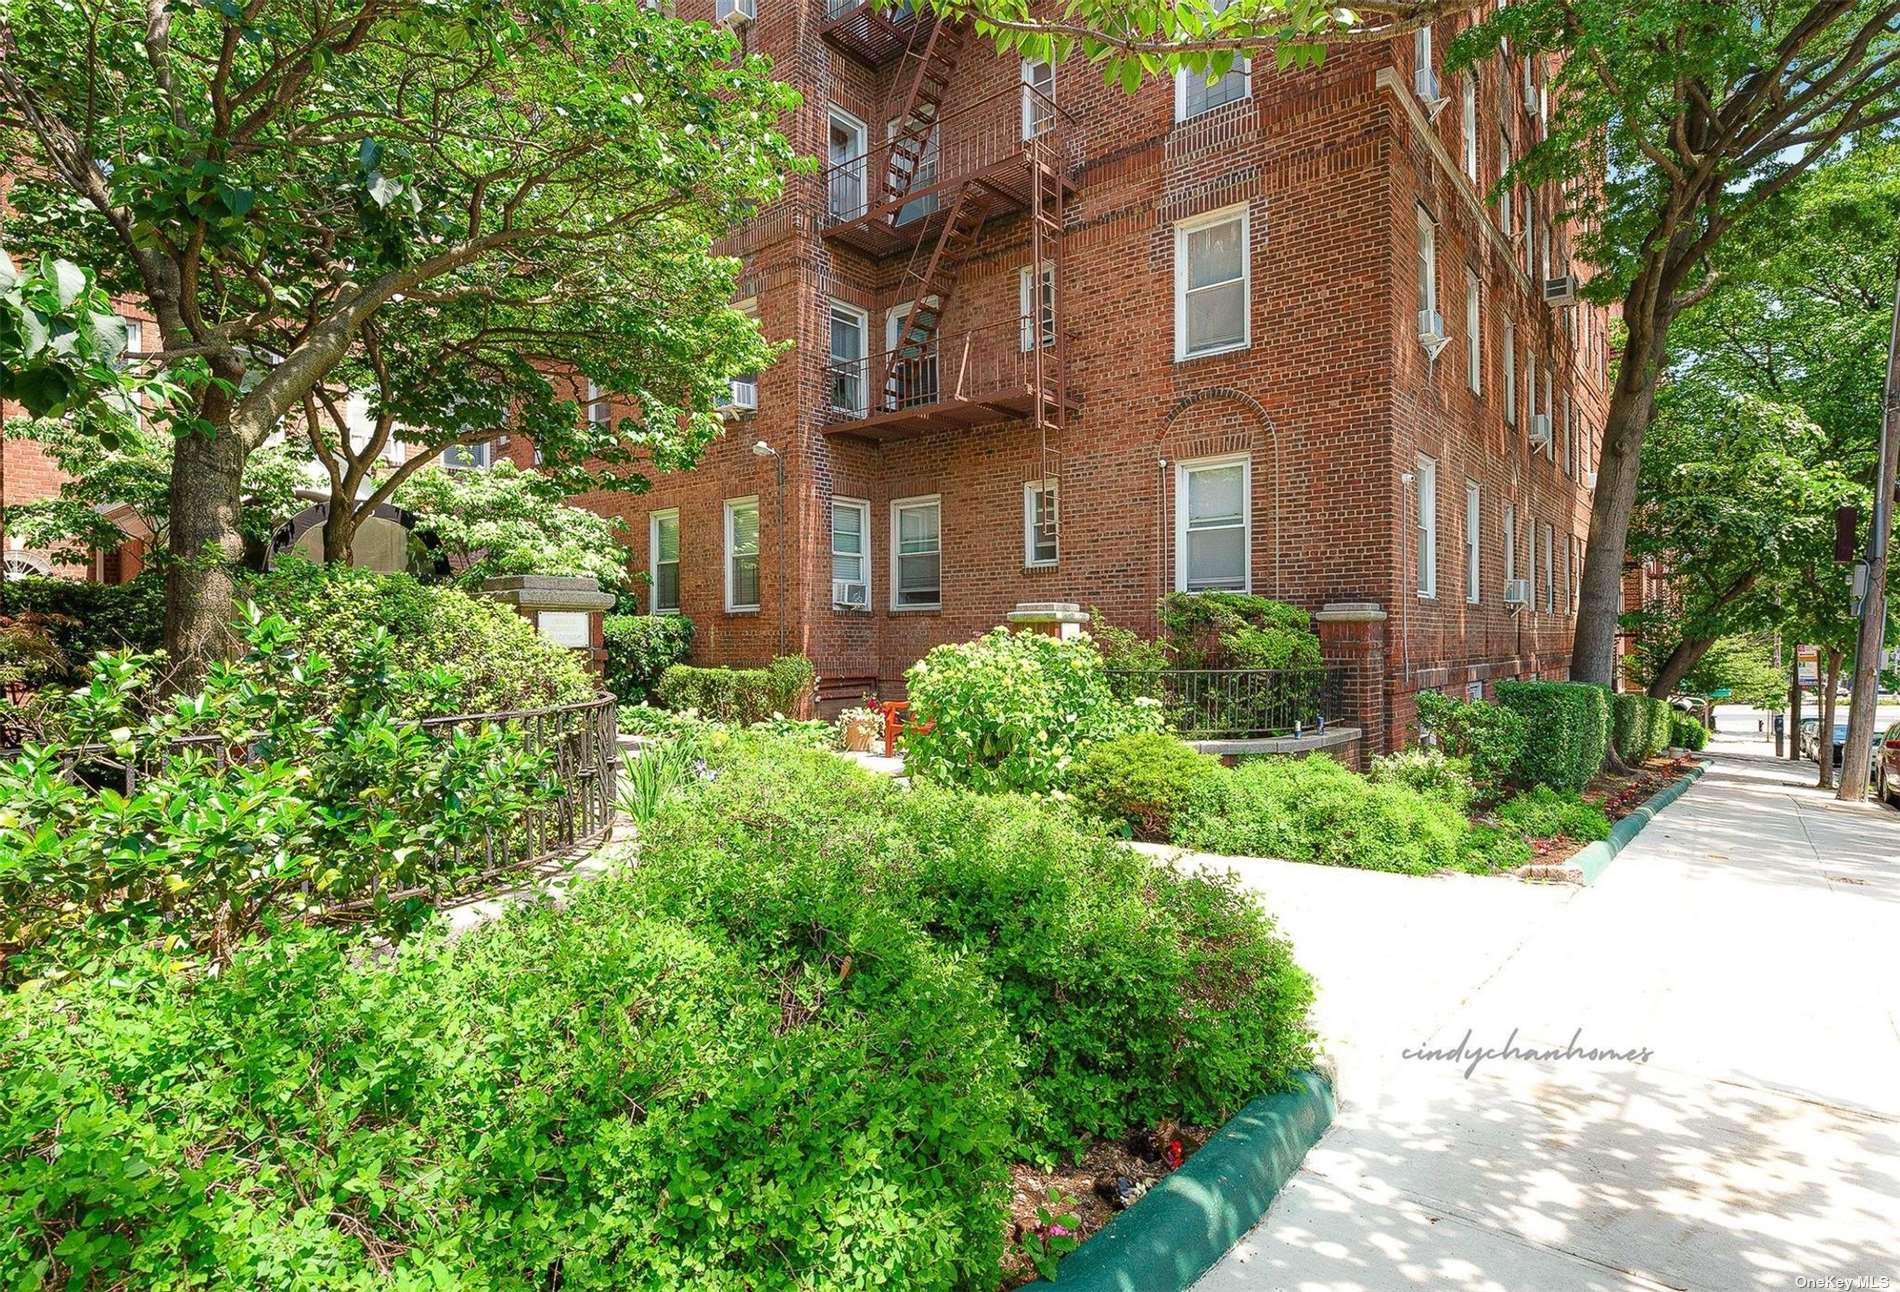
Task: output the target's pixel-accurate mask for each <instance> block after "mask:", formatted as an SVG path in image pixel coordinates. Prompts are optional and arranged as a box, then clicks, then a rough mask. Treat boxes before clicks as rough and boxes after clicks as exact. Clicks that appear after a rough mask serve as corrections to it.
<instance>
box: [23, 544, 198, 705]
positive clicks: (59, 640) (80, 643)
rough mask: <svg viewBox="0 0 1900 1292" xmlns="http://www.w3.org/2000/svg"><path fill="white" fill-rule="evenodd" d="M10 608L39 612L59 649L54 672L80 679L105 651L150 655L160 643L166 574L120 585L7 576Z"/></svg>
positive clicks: (144, 575)
mask: <svg viewBox="0 0 1900 1292" xmlns="http://www.w3.org/2000/svg"><path fill="white" fill-rule="evenodd" d="M7 613H8V614H9V615H13V616H20V617H26V616H33V617H35V618H36V620H37V622H38V623H39V624H40V626H41V627H43V628H45V630H46V635H47V637H48V638H50V639H51V641H52V644H53V645H54V646H55V647H56V648H57V649H58V651H59V653H60V659H59V660H58V661H57V665H58V667H57V669H56V670H55V671H57V672H59V673H61V674H62V675H63V678H70V679H72V680H73V681H74V682H80V681H83V680H84V679H85V678H86V677H87V676H88V675H89V674H90V671H91V665H92V660H93V657H94V656H96V655H97V654H98V653H99V652H100V651H128V650H129V651H132V652H134V653H136V654H145V653H148V652H150V651H155V650H157V649H158V648H159V646H160V644H161V643H162V642H163V640H164V636H165V578H164V576H163V575H161V574H159V573H158V572H157V571H155V570H147V571H145V572H144V573H142V574H140V575H139V576H138V577H137V578H135V579H133V580H131V581H130V582H127V583H117V584H106V583H93V582H91V581H90V580H86V579H55V578H42V577H40V576H37V575H29V576H27V577H25V578H20V579H8V580H7ZM48 662H49V663H51V662H53V661H48Z"/></svg>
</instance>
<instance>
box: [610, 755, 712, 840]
mask: <svg viewBox="0 0 1900 1292" xmlns="http://www.w3.org/2000/svg"><path fill="white" fill-rule="evenodd" d="M704 766H705V758H704V756H703V755H702V753H701V751H700V746H699V742H698V741H696V740H694V739H691V738H690V737H676V738H673V739H656V740H650V741H648V742H646V743H645V744H643V745H642V746H641V747H640V748H639V749H637V750H634V751H633V752H632V753H631V754H630V755H628V756H627V757H625V758H623V759H622V760H621V766H620V793H619V797H618V799H617V805H618V807H619V808H620V810H621V811H622V812H624V813H625V814H626V815H627V818H628V819H629V820H631V821H632V822H633V823H634V824H635V825H637V826H645V825H646V823H647V822H649V821H651V820H652V819H653V818H654V817H655V816H657V815H659V811H660V809H661V808H662V807H664V806H665V805H666V803H667V801H668V800H669V799H671V798H672V797H673V796H674V795H676V794H679V793H681V792H682V791H684V790H685V789H686V787H687V786H689V785H690V784H692V782H693V779H694V778H695V777H696V776H698V775H699V774H700V771H701V769H702V768H703V767H704Z"/></svg>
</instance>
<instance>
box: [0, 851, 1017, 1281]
mask: <svg viewBox="0 0 1900 1292" xmlns="http://www.w3.org/2000/svg"><path fill="white" fill-rule="evenodd" d="M639 898H640V894H639V891H638V888H637V887H636V886H635V885H633V884H632V883H630V882H628V881H627V880H624V879H618V878H610V879H606V880H599V881H593V882H590V883H584V884H581V885H578V886H576V888H575V889H574V890H573V891H572V893H571V894H570V900H569V902H568V904H567V906H566V907H565V909H561V910H555V909H552V908H548V907H536V908H517V909H516V910H515V911H514V912H513V913H511V914H510V915H509V916H507V917H506V918H505V919H504V920H502V921H501V922H500V923H499V924H496V925H493V926H490V927H487V928H484V929H480V930H477V931H475V932H473V933H471V934H468V935H466V936H464V937H462V938H460V939H458V940H456V941H454V942H451V943H444V942H440V941H436V940H433V939H424V940H419V941H416V942H412V943H410V944H409V945H408V946H407V947H406V948H405V949H404V951H403V952H402V953H401V954H400V955H398V956H396V957H394V958H393V960H384V959H380V958H375V957H362V956H359V955H357V954H354V953H353V952H352V950H351V947H350V944H349V943H348V942H347V941H346V940H344V939H343V938H341V937H340V936H338V935H336V934H331V933H321V932H315V931H302V932H298V931H295V930H292V931H287V932H286V933H285V935H283V936H282V937H279V938H275V939H272V940H270V941H268V942H265V943H262V944H260V945H257V946H255V947H253V948H251V949H249V950H248V951H247V952H246V953H245V954H243V955H241V956H240V957H238V959H237V960H236V961H235V963H234V964H233V965H231V966H230V968H229V969H228V970H227V972H225V973H223V974H220V975H217V976H214V977H195V978H187V977H182V976H175V975H174V976H163V975H161V976H156V977H154V976H150V975H148V974H144V973H140V972H138V971H137V970H136V969H135V968H134V967H132V966H122V967H121V968H120V970H119V972H118V973H117V974H116V975H115V976H114V977H113V978H111V979H107V978H103V977H102V978H99V979H95V980H75V981H68V982H65V983H61V984H57V985H50V986H48V987H46V988H44V989H43V990H41V991H38V992H31V993H16V994H11V995H8V996H6V997H4V998H0V1071H3V1072H5V1073H6V1074H7V1090H6V1096H7V1097H6V1099H5V1100H4V1102H3V1103H0V1179H4V1180H5V1181H6V1187H5V1188H4V1189H0V1268H5V1269H7V1270H10V1271H12V1272H13V1275H14V1276H15V1279H16V1280H17V1279H19V1278H26V1279H27V1280H29V1284H35V1283H36V1284H41V1285H45V1286H62V1287H63V1286H75V1287H77V1286H98V1287H154V1288H157V1287H164V1288H183V1287H210V1286H217V1287H246V1288H276V1287H293V1286H295V1287H326V1288H353V1289H365V1290H367V1289H371V1288H414V1289H420V1288H424V1287H427V1288H436V1289H468V1290H470V1292H473V1290H474V1289H485V1288H530V1287H554V1286H559V1287H561V1288H563V1289H577V1290H580V1289H584V1290H587V1292H607V1290H609V1289H612V1290H616V1292H618V1290H621V1289H626V1290H631V1292H672V1290H673V1289H678V1288H686V1287H691V1288H695V1289H706V1290H708V1292H753V1290H759V1292H781V1290H782V1292H792V1290H793V1289H804V1288H811V1287H826V1288H836V1289H854V1290H855V1289H872V1288H885V1287H892V1286H900V1285H901V1286H905V1287H917V1288H925V1289H950V1288H963V1287H986V1286H993V1285H994V1282H995V1278H996V1268H997V1261H998V1259H999V1258H1000V1256H1001V1253H1002V1241H1003V1230H1004V1220H1003V1215H1004V1213H1003V1205H1002V1204H1003V1200H1004V1199H1005V1198H1006V1197H1007V1187H1008V1176H1007V1174H1006V1164H1007V1161H1008V1149H1009V1145H1010V1125H1011V1123H1010V1119H1011V1116H1012V1114H1013V1111H1014V1108H1013V1101H1012V1095H1013V1091H1014V1083H1015V1079H1016V1065H1017V1063H1018V1062H1019V1058H1018V1053H1017V1049H1016V1046H1015V1045H1014V1043H1013V1041H1012V1040H1011V1038H1010V1036H1009V1034H1008V1032H1007V1031H1006V1029H1005V1028H1004V1026H1003V1025H1002V1023H1001V1021H1000V1019H999V1017H998V1014H997V1012H996V1009H995V1002H994V995H993V992H992V990H991V988H990V986H989V984H987V983H986V982H984V981H983V979H982V978H981V976H980V975H979V974H978V973H976V972H975V971H974V969H972V968H970V967H968V966H966V965H963V964H961V963H959V962H957V961H956V960H955V959H954V958H952V957H949V956H946V955H943V954H942V953H941V952H940V951H939V950H938V949H937V948H936V947H934V946H933V945H932V944H931V943H930V942H929V940H928V939H926V938H925V937H924V936H923V935H921V934H920V933H918V932H917V931H916V929H914V928H913V927H911V926H910V925H909V924H907V923H906V922H904V921H902V920H900V919H895V918H893V917H891V916H890V915H889V913H888V912H886V911H884V910H882V909H879V908H876V907H864V908H862V909H857V910H853V909H848V908H847V907H841V906H839V905H837V904H835V903H831V902H825V901H814V902H812V903H811V904H810V906H809V909H810V910H812V911H813V912H814V913H817V914H821V915H822V916H823V917H824V920H825V922H824V924H823V926H822V931H819V930H818V929H817V927H816V926H814V927H813V928H808V929H807V930H805V935H804V939H803V941H800V942H797V943H796V944H794V943H791V942H788V943H787V945H785V946H784V947H783V948H782V949H781V951H780V953H779V954H778V955H776V956H775V957H774V958H773V959H771V960H770V961H758V960H754V959H751V958H748V955H747V951H748V950H750V948H746V947H742V946H740V945H738V944H736V943H735V942H733V941H732V940H731V939H729V938H727V937H725V936H724V935H723V933H722V932H721V931H720V930H719V929H718V928H717V927H716V926H714V925H712V924H702V925H701V926H699V927H687V926H685V925H683V924H681V923H679V922H677V921H673V920H668V919H664V918H656V917H654V916H653V915H651V914H650V913H648V912H647V911H646V910H644V909H643V907H642V904H641V902H640V900H639ZM789 932H792V933H793V935H794V936H795V937H796V933H797V931H795V930H794V931H789ZM55 1143H56V1144H57V1145H58V1146H59V1148H58V1151H57V1152H49V1151H47V1146H48V1145H51V1144H55Z"/></svg>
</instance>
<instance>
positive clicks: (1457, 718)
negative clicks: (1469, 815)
mask: <svg viewBox="0 0 1900 1292" xmlns="http://www.w3.org/2000/svg"><path fill="white" fill-rule="evenodd" d="M1418 726H1419V730H1420V731H1424V732H1430V733H1431V734H1432V735H1434V736H1436V737H1437V738H1438V741H1439V743H1440V744H1442V745H1443V746H1444V747H1445V752H1446V753H1448V754H1450V755H1452V756H1453V757H1454V758H1462V759H1464V760H1465V761H1466V762H1467V763H1469V764H1470V768H1471V779H1472V781H1473V783H1474V784H1475V786H1476V788H1477V790H1478V791H1479V794H1480V796H1481V797H1482V798H1484V799H1494V798H1496V797H1497V796H1498V795H1500V794H1502V793H1503V792H1504V789H1505V787H1506V786H1507V785H1509V784H1510V782H1511V779H1512V777H1514V776H1515V775H1517V772H1518V768H1519V767H1520V765H1521V764H1522V763H1523V760H1524V742H1525V740H1526V739H1527V738H1528V732H1527V730H1526V728H1525V724H1524V719H1523V717H1522V716H1521V715H1519V714H1518V713H1517V712H1516V711H1514V710H1512V709H1507V708H1505V707H1504V706H1503V705H1501V704H1493V703H1492V702H1491V701H1489V700H1467V699H1463V698H1461V697H1455V696H1449V695H1445V694H1444V693H1442V692H1439V691H1420V692H1419V693H1418Z"/></svg>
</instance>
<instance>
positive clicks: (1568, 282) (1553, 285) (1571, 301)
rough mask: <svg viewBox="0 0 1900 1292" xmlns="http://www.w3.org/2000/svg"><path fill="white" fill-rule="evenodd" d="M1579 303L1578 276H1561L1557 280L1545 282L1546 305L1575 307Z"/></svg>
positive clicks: (1552, 279)
mask: <svg viewBox="0 0 1900 1292" xmlns="http://www.w3.org/2000/svg"><path fill="white" fill-rule="evenodd" d="M1576 303H1577V276H1576V275H1575V274H1559V275H1557V277H1555V278H1546V279H1545V280H1544V304H1546V305H1575V304H1576Z"/></svg>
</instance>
